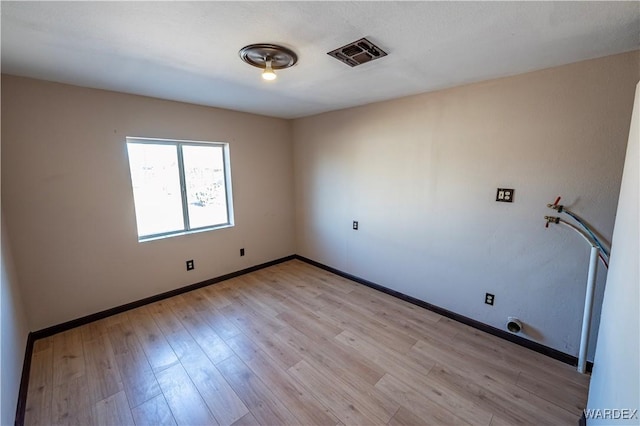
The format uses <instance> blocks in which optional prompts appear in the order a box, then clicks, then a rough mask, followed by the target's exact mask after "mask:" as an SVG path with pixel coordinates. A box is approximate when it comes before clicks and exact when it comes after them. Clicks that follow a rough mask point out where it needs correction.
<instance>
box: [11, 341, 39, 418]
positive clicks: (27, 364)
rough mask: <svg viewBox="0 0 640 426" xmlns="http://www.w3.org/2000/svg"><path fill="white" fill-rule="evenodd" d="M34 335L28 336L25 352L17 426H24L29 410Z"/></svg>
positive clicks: (17, 408) (17, 409)
mask: <svg viewBox="0 0 640 426" xmlns="http://www.w3.org/2000/svg"><path fill="white" fill-rule="evenodd" d="M34 342H35V339H34V338H33V333H29V335H28V336H27V345H26V348H25V352H24V362H23V363H22V376H21V377H20V389H19V390H18V404H17V407H16V419H15V422H14V423H15V424H16V425H17V426H22V425H24V414H25V411H26V409H27V392H28V391H29V373H30V372H31V356H32V355H33V343H34Z"/></svg>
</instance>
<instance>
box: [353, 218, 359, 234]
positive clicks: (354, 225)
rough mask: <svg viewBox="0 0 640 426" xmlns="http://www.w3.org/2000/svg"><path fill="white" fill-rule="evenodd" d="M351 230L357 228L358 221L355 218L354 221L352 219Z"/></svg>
mask: <svg viewBox="0 0 640 426" xmlns="http://www.w3.org/2000/svg"><path fill="white" fill-rule="evenodd" d="M353 230H354V231H357V230H358V221H357V220H354V221H353Z"/></svg>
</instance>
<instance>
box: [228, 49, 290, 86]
mask: <svg viewBox="0 0 640 426" xmlns="http://www.w3.org/2000/svg"><path fill="white" fill-rule="evenodd" d="M238 54H239V55H240V58H241V59H242V60H243V61H244V62H246V63H248V64H249V65H252V66H254V67H257V68H261V69H263V70H264V71H262V78H263V79H265V80H275V79H276V78H277V75H276V73H275V71H274V70H282V69H285V68H289V67H292V66H294V65H295V64H296V62H298V56H297V55H296V54H295V53H294V52H293V51H292V50H290V49H287V48H286V47H282V46H278V45H276V44H263V43H260V44H250V45H249V46H245V47H243V48H242V49H240V51H239V52H238Z"/></svg>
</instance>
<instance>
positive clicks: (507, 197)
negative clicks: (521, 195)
mask: <svg viewBox="0 0 640 426" xmlns="http://www.w3.org/2000/svg"><path fill="white" fill-rule="evenodd" d="M515 192H516V190H515V189H509V188H498V192H497V193H496V201H500V202H502V203H513V195H514V193H515Z"/></svg>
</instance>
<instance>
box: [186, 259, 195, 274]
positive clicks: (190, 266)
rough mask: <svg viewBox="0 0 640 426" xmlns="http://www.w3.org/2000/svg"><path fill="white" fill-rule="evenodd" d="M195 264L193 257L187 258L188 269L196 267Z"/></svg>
mask: <svg viewBox="0 0 640 426" xmlns="http://www.w3.org/2000/svg"><path fill="white" fill-rule="evenodd" d="M195 268H196V267H195V265H194V264H193V259H191V260H187V271H191V270H193V269H195Z"/></svg>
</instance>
